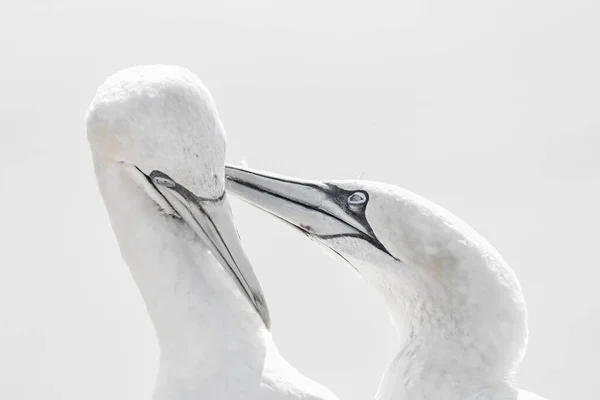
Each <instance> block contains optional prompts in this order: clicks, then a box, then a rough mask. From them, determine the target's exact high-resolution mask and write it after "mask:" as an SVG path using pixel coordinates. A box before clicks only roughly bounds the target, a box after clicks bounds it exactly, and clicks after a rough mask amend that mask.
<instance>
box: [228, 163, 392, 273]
mask: <svg viewBox="0 0 600 400" xmlns="http://www.w3.org/2000/svg"><path fill="white" fill-rule="evenodd" d="M227 168H230V169H235V170H238V171H242V172H244V173H249V174H252V175H255V176H258V177H259V178H261V179H272V180H275V181H279V182H284V183H289V184H292V185H298V182H294V181H289V180H286V179H284V178H277V177H272V176H265V175H261V174H257V173H255V172H252V171H248V170H240V169H238V168H236V167H232V166H229V165H228V166H227ZM225 177H226V178H227V179H229V180H230V181H232V182H236V183H237V184H239V185H242V186H246V187H248V188H251V189H253V190H256V191H257V192H260V193H263V194H265V195H268V196H272V197H276V198H278V199H280V200H283V201H287V202H290V203H293V204H296V205H298V206H300V207H303V208H305V209H308V210H311V211H315V212H318V213H321V214H324V215H326V216H328V217H329V218H333V219H335V220H337V221H339V222H341V223H343V224H345V225H348V223H347V222H345V221H344V220H342V219H340V218H339V217H337V216H335V215H332V214H330V213H328V212H327V211H325V210H323V209H321V208H318V207H315V206H314V205H310V204H305V203H303V202H301V201H297V200H295V199H291V198H289V197H285V196H284V195H281V194H279V193H274V192H270V191H266V190H264V189H263V188H261V187H260V186H257V185H254V184H252V183H249V182H245V181H242V180H240V179H237V178H235V177H232V176H229V175H227V174H226V175H225ZM302 185H305V186H310V187H312V188H314V189H317V190H319V191H322V192H324V193H325V194H327V195H329V193H327V190H325V189H324V188H323V187H321V186H319V185H318V184H315V183H311V182H302ZM265 211H266V212H268V213H269V214H271V215H274V216H275V217H277V218H279V219H281V220H283V221H285V222H286V223H288V224H290V225H292V226H293V227H295V228H298V229H300V230H301V231H302V232H304V233H307V234H310V235H314V236H316V237H319V238H321V239H335V238H338V237H354V238H357V239H362V240H365V241H366V242H368V243H369V244H371V245H372V246H374V247H376V248H377V249H379V250H381V251H382V252H384V253H385V254H387V255H389V256H390V257H392V258H393V259H395V260H397V261H399V262H401V261H400V260H398V259H397V258H396V257H394V256H393V255H392V254H391V253H390V252H389V251H387V249H386V248H385V246H383V244H382V243H381V242H380V241H379V240H377V239H376V238H375V236H374V234H373V236H369V235H365V234H364V233H362V232H359V233H355V234H351V233H345V234H338V235H319V234H316V233H314V232H310V231H307V230H305V229H304V228H303V227H301V226H297V225H295V224H292V223H290V222H289V221H287V220H285V219H284V218H282V217H280V216H279V215H277V214H274V213H272V212H270V211H269V210H265ZM354 229H355V228H354ZM368 231H369V232H372V230H371V228H370V227H368ZM338 254H339V253H338ZM342 258H344V257H342ZM344 259H345V258H344Z"/></svg>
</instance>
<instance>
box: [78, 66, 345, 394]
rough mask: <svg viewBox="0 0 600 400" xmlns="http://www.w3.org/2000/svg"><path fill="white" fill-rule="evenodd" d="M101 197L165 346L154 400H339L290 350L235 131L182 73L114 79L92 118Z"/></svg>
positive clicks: (171, 69) (148, 70) (133, 73)
mask: <svg viewBox="0 0 600 400" xmlns="http://www.w3.org/2000/svg"><path fill="white" fill-rule="evenodd" d="M86 122H87V137H88V141H89V144H90V147H91V152H92V157H93V163H94V169H95V173H96V178H97V181H98V186H99V189H100V193H101V195H102V198H103V200H104V204H105V206H106V209H107V211H108V215H109V218H110V222H111V225H112V228H113V230H114V233H115V235H116V238H117V241H118V244H119V248H120V250H121V255H122V257H123V259H124V261H125V263H126V264H127V265H128V267H129V270H130V271H131V274H132V276H133V278H134V280H135V282H136V284H137V286H138V287H139V290H140V292H141V294H142V296H143V299H144V301H145V304H146V308H147V311H148V313H149V315H150V318H151V320H152V323H153V325H154V328H155V331H156V335H157V338H158V343H159V346H160V364H159V372H158V376H157V379H156V383H155V389H154V399H155V400H167V399H168V400H184V399H185V400H201V399H202V400H208V399H222V400H234V399H239V400H242V399H243V400H248V399H255V400H267V399H268V400H275V399H290V400H291V399H312V400H317V399H318V400H334V399H336V397H335V396H334V395H333V394H332V393H331V392H330V391H329V390H328V389H326V388H324V387H323V386H321V385H319V384H317V383H315V382H313V381H311V380H309V379H307V378H306V377H304V376H303V375H301V374H300V373H299V372H297V371H296V370H295V369H294V368H293V367H291V366H290V365H289V364H288V363H287V362H286V361H285V360H284V359H283V358H282V357H281V356H280V354H279V352H278V350H277V348H276V346H275V345H274V343H273V340H272V337H271V334H270V332H269V324H270V318H269V311H268V308H267V304H266V302H265V299H264V296H263V293H262V290H261V287H260V284H259V282H258V280H257V278H256V276H255V275H254V271H253V269H252V266H251V264H250V262H249V260H248V258H247V256H246V253H245V252H244V249H243V248H242V245H241V242H240V238H239V236H238V233H237V230H236V228H235V225H234V222H233V217H232V214H231V209H230V205H229V202H228V200H227V196H226V194H225V182H224V181H225V178H224V161H225V147H226V139H225V130H224V128H223V125H222V124H221V121H220V119H219V116H218V114H217V110H216V107H215V104H214V102H213V99H212V97H211V95H210V93H209V91H208V90H207V89H206V88H205V87H204V85H203V84H202V82H201V81H200V79H199V78H198V77H197V76H196V75H194V74H193V73H191V72H190V71H188V70H187V69H184V68H180V67H176V66H160V65H154V66H140V67H134V68H128V69H125V70H122V71H120V72H118V73H116V74H114V75H112V76H110V77H109V78H108V79H107V80H106V81H105V82H104V83H103V84H102V85H101V86H100V87H99V88H98V90H97V92H96V95H95V98H94V99H93V101H92V103H91V105H90V107H89V110H88V113H87V116H86Z"/></svg>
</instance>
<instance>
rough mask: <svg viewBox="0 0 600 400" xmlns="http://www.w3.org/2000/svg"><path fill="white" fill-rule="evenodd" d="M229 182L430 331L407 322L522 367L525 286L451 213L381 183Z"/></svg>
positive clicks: (239, 178) (255, 175)
mask: <svg viewBox="0 0 600 400" xmlns="http://www.w3.org/2000/svg"><path fill="white" fill-rule="evenodd" d="M226 178H227V189H228V191H230V192H232V193H234V194H235V195H236V196H238V197H240V198H242V199H243V200H245V201H247V202H249V203H251V204H253V205H255V206H257V207H259V208H261V209H263V210H265V211H267V212H269V213H271V214H273V215H275V216H277V217H279V218H281V219H283V220H284V221H286V222H288V223H289V224H291V225H293V226H295V227H296V228H298V229H300V230H301V231H302V232H304V233H305V234H306V235H308V236H309V237H310V238H312V239H314V240H315V241H317V242H319V243H321V244H323V245H325V246H326V247H327V248H329V249H331V250H332V251H333V252H335V253H336V254H338V255H339V256H341V257H342V258H343V259H345V260H346V261H347V262H348V263H349V264H350V265H352V266H353V267H354V268H355V269H356V270H357V271H358V272H359V273H360V274H361V275H362V276H363V277H364V278H365V279H366V280H367V281H368V282H369V283H370V284H373V286H374V287H376V288H377V289H378V290H379V291H380V292H382V294H383V295H384V297H387V298H388V299H390V298H391V299H392V300H391V301H392V302H393V303H394V306H396V307H401V306H402V307H404V309H408V311H407V313H408V314H410V313H411V312H417V309H419V310H418V312H419V313H420V314H419V316H418V318H417V317H415V319H419V320H420V321H416V322H415V321H405V322H408V323H415V324H419V323H421V322H423V321H424V320H428V319H429V320H428V323H430V324H438V325H439V326H437V327H436V328H432V329H430V330H435V331H438V332H440V334H441V335H442V336H443V335H450V336H449V337H452V336H454V339H455V340H457V341H459V342H461V343H463V342H464V345H465V346H467V347H469V340H471V339H473V342H472V343H477V346H481V349H482V353H486V352H487V353H486V356H487V355H490V354H492V356H490V359H489V360H487V361H483V362H492V363H494V364H498V365H500V364H502V365H500V367H499V368H500V369H502V368H504V367H506V368H505V369H510V368H512V367H513V366H514V365H515V364H517V363H518V362H519V361H520V360H521V358H522V356H523V353H524V348H525V345H526V340H527V323H526V309H525V305H524V300H523V297H522V294H521V289H520V286H519V283H518V281H517V279H516V277H515V276H514V274H513V272H512V270H511V269H510V268H509V267H508V265H506V263H505V261H504V260H503V259H502V257H501V256H500V255H499V254H498V253H497V252H496V250H494V248H493V247H492V246H491V245H489V244H488V243H487V242H486V241H485V240H484V239H483V238H482V237H481V236H479V235H478V234H477V233H476V232H475V231H474V230H473V229H471V228H470V227H469V226H468V225H467V224H465V223H464V222H462V221H461V220H460V219H458V218H457V217H455V216H453V215H452V214H450V213H449V212H448V211H446V210H444V209H443V208H441V207H439V206H437V205H436V204H434V203H432V202H430V201H428V200H426V199H424V198H422V197H420V196H418V195H416V194H414V193H411V192H409V191H407V190H403V189H401V188H399V187H397V186H393V185H387V184H382V183H378V182H368V181H362V180H358V181H327V182H321V181H307V180H299V179H295V178H290V177H286V176H281V175H275V174H270V173H266V172H259V171H255V170H250V169H247V168H240V167H233V166H228V167H226ZM388 303H389V301H388ZM400 303H402V304H400ZM444 324H446V326H442V325H444ZM450 326H452V327H453V328H449V327H450ZM413 327H414V326H413ZM453 330H454V331H453ZM468 338H471V339H468ZM454 339H453V340H454ZM461 346H462V344H461ZM463 350H464V349H461V350H460V351H463ZM483 358H485V356H484V357H483ZM491 359H493V361H492V360H491Z"/></svg>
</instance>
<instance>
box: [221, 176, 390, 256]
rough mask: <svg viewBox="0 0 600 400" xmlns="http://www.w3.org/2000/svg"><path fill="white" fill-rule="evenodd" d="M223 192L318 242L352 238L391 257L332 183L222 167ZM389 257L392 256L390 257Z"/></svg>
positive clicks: (344, 195)
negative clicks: (223, 172) (313, 237)
mask: <svg viewBox="0 0 600 400" xmlns="http://www.w3.org/2000/svg"><path fill="white" fill-rule="evenodd" d="M225 177H226V178H227V179H226V187H227V190H228V191H229V192H231V193H233V194H234V195H236V196H237V197H239V198H241V199H243V200H244V201H247V202H248V203H250V204H252V205H254V206H256V207H258V208H261V209H263V210H265V211H267V212H269V213H270V214H273V215H275V216H276V217H279V218H280V219H283V220H284V221H286V222H288V223H290V224H292V225H293V226H295V227H297V228H299V229H300V230H302V231H303V232H304V233H306V234H308V235H310V236H315V237H318V238H320V239H323V240H325V243H327V241H326V239H331V238H336V237H343V236H346V237H354V238H359V239H362V240H365V241H367V242H369V243H370V244H371V245H373V246H374V247H376V248H378V249H379V250H381V251H383V252H385V253H386V254H388V255H390V256H391V254H390V253H389V252H388V251H387V250H386V249H385V247H384V246H383V244H381V242H380V241H379V240H378V239H377V237H376V236H375V233H374V232H373V230H372V229H371V227H370V225H369V223H368V222H367V220H366V217H365V215H364V213H356V212H354V211H353V210H351V209H350V207H349V206H348V204H347V202H346V199H347V197H348V195H349V194H350V193H348V192H347V191H345V190H343V189H341V188H339V187H337V186H336V185H333V184H327V183H323V182H319V181H308V180H302V179H296V178H291V177H287V176H283V175H276V174H272V173H268V172H264V171H256V170H251V169H249V168H241V167H237V166H231V165H226V166H225ZM392 257H393V256H392Z"/></svg>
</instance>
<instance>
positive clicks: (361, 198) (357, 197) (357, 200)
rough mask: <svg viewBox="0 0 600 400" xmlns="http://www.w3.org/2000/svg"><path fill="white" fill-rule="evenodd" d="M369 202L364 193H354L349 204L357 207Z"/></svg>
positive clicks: (349, 197)
mask: <svg viewBox="0 0 600 400" xmlns="http://www.w3.org/2000/svg"><path fill="white" fill-rule="evenodd" d="M366 202H367V195H366V194H364V193H363V192H354V193H352V194H351V195H350V196H348V204H350V205H352V206H356V205H359V204H364V203H366Z"/></svg>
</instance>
